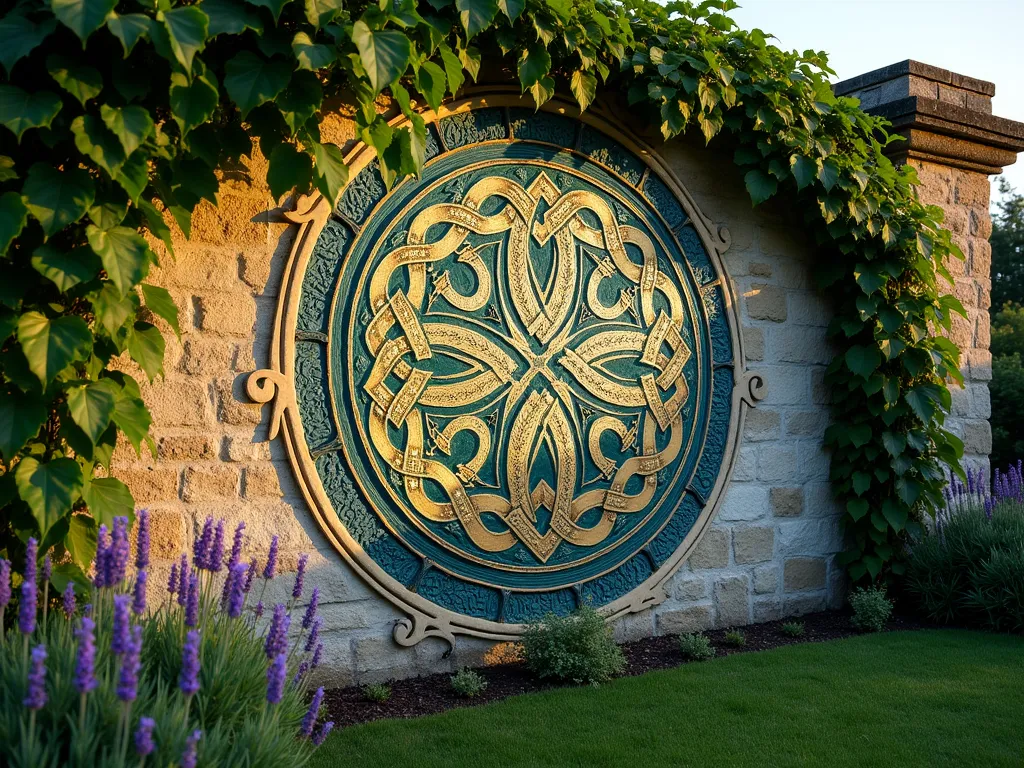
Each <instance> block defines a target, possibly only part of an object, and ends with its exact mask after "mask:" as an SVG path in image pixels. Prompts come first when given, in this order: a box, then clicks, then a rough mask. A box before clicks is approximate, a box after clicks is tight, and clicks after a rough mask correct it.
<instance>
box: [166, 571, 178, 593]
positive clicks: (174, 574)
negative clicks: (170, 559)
mask: <svg viewBox="0 0 1024 768" xmlns="http://www.w3.org/2000/svg"><path fill="white" fill-rule="evenodd" d="M177 591H178V564H177V563H171V575H170V576H169V577H168V579H167V592H168V594H171V595H173V594H174V593H175V592H177Z"/></svg>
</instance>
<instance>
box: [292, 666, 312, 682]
mask: <svg viewBox="0 0 1024 768" xmlns="http://www.w3.org/2000/svg"><path fill="white" fill-rule="evenodd" d="M307 672H309V662H308V661H304V662H302V663H301V664H299V668H298V670H296V672H295V677H293V678H292V685H298V684H299V683H301V682H302V678H303V677H305V676H306V673H307Z"/></svg>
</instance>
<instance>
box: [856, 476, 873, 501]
mask: <svg viewBox="0 0 1024 768" xmlns="http://www.w3.org/2000/svg"><path fill="white" fill-rule="evenodd" d="M870 487H871V475H870V474H868V473H867V472H854V473H853V490H854V491H855V492H856V493H857V495H858V496H863V495H864V493H865V492H866V491H867V490H868V489H869V488H870Z"/></svg>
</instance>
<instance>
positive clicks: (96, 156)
mask: <svg viewBox="0 0 1024 768" xmlns="http://www.w3.org/2000/svg"><path fill="white" fill-rule="evenodd" d="M71 132H72V133H73V134H74V135H75V146H76V147H77V148H78V151H79V152H81V153H82V154H83V155H85V156H86V157H88V158H89V159H90V160H92V161H93V162H94V163H96V165H98V166H99V167H100V168H102V169H103V170H105V171H106V172H107V174H108V175H109V176H110V178H112V179H113V178H115V177H116V176H117V173H118V171H120V170H121V166H122V165H124V161H125V160H126V159H127V156H126V155H125V153H124V148H123V147H122V146H121V142H120V141H118V140H117V136H115V135H114V134H113V133H111V132H110V131H108V130H107V129H106V126H104V125H103V122H102V121H101V120H100V119H99V118H98V117H93V116H92V115H79V116H78V117H76V118H75V119H74V120H73V121H72V122H71Z"/></svg>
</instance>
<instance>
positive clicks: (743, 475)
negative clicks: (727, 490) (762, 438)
mask: <svg viewBox="0 0 1024 768" xmlns="http://www.w3.org/2000/svg"><path fill="white" fill-rule="evenodd" d="M756 478H757V449H756V448H755V447H754V446H752V445H744V446H743V447H741V448H740V451H739V453H738V454H737V455H736V463H735V464H733V467H732V479H733V480H735V481H737V482H741V483H742V482H747V481H750V480H754V479H756Z"/></svg>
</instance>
